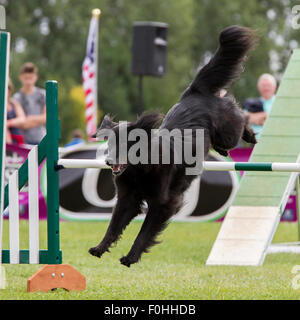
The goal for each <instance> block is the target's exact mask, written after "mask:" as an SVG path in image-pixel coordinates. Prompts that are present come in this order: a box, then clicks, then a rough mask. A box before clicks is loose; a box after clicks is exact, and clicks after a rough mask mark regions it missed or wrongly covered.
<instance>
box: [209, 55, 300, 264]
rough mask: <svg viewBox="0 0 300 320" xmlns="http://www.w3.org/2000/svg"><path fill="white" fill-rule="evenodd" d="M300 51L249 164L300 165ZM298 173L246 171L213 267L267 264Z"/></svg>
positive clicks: (211, 258)
mask: <svg viewBox="0 0 300 320" xmlns="http://www.w3.org/2000/svg"><path fill="white" fill-rule="evenodd" d="M299 152H300V49H297V50H295V51H294V52H293V54H292V56H291V58H290V61H289V63H288V66H287V68H286V71H285V73H284V77H283V79H282V81H281V85H280V87H279V89H278V93H277V95H276V101H275V103H274V105H273V107H272V110H271V113H270V115H269V116H268V118H267V120H266V123H265V125H264V128H263V131H262V135H261V137H260V139H259V142H258V144H257V145H256V146H255V148H254V150H253V152H252V155H251V158H250V160H249V162H274V161H278V162H294V163H295V162H299V161H300V158H299ZM296 179H298V173H288V172H286V173H285V172H257V171H255V172H251V171H247V172H245V174H244V176H243V178H242V179H241V184H240V187H239V189H238V191H237V194H236V196H235V199H234V201H233V203H232V205H231V207H230V208H229V210H228V213H227V214H226V217H225V220H224V222H223V224H222V226H221V229H220V231H219V234H218V236H217V239H216V241H215V243H214V245H213V248H212V250H211V252H210V254H209V257H208V259H207V261H206V264H207V265H254V266H257V265H262V264H263V262H264V259H265V256H266V253H267V251H268V248H269V245H270V244H271V242H272V238H273V236H274V233H275V231H276V229H277V226H278V224H279V221H280V217H281V215H282V213H283V210H284V208H285V205H286V203H287V200H288V197H289V195H290V193H291V192H292V191H293V189H294V186H295V182H296Z"/></svg>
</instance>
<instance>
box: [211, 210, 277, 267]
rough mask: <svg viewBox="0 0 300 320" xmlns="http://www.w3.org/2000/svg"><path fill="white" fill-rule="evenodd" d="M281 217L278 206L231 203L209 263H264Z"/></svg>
mask: <svg viewBox="0 0 300 320" xmlns="http://www.w3.org/2000/svg"><path fill="white" fill-rule="evenodd" d="M279 219H280V214H279V210H278V208H277V207H231V208H230V209H229V211H228V213H227V216H226V219H225V221H224V222H223V224H222V227H221V229H220V231H219V234H218V237H217V240H216V241H215V244H214V246H213V248H212V250H211V253H210V255H209V257H208V259H207V262H206V264H207V265H218V264H224V265H232V264H234V265H260V264H262V262H263V258H264V256H265V249H266V246H265V244H266V242H268V241H269V239H270V236H271V235H272V234H273V230H276V227H277V224H278V222H279Z"/></svg>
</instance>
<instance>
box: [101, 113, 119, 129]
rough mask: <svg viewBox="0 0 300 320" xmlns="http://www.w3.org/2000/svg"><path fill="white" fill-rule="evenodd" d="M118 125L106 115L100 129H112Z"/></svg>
mask: <svg viewBox="0 0 300 320" xmlns="http://www.w3.org/2000/svg"><path fill="white" fill-rule="evenodd" d="M117 125H118V123H117V122H114V121H113V120H112V119H111V117H110V116H109V115H105V117H104V118H103V120H102V122H101V125H100V128H99V129H112V128H114V127H115V126H117Z"/></svg>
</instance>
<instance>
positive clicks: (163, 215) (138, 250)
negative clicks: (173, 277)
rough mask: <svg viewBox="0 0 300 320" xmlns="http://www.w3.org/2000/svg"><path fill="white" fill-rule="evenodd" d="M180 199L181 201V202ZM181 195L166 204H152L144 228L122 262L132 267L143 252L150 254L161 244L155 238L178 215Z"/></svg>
mask: <svg viewBox="0 0 300 320" xmlns="http://www.w3.org/2000/svg"><path fill="white" fill-rule="evenodd" d="M179 198H180V200H179ZM181 201H182V199H181V195H180V196H178V197H172V198H170V199H169V201H168V202H167V203H166V204H150V206H149V211H148V213H147V215H146V218H145V220H144V223H143V225H142V228H141V230H140V232H139V234H138V236H137V238H136V239H135V241H134V244H133V246H132V247H131V249H130V251H129V253H128V254H127V256H124V257H122V258H121V259H120V262H121V263H122V264H123V265H125V266H127V267H130V265H131V264H133V263H136V262H138V261H139V259H140V258H141V255H142V253H143V252H148V251H149V248H150V247H152V246H153V245H155V244H157V243H159V242H158V241H156V240H155V238H156V237H157V236H158V235H159V234H160V233H161V232H162V231H163V230H164V229H165V228H166V226H167V225H168V220H169V218H170V217H171V216H173V215H174V214H176V212H177V211H178V209H179V207H180V205H181V203H182V202H181Z"/></svg>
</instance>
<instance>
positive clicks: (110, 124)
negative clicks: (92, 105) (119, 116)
mask: <svg viewBox="0 0 300 320" xmlns="http://www.w3.org/2000/svg"><path fill="white" fill-rule="evenodd" d="M117 125H118V123H117V122H114V121H113V120H112V119H111V117H110V116H109V115H105V117H104V118H103V120H102V122H101V124H100V127H99V128H98V129H97V131H96V132H95V133H94V134H93V135H92V138H97V136H98V135H99V134H98V133H99V131H100V130H102V129H112V128H114V127H115V126H117Z"/></svg>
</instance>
